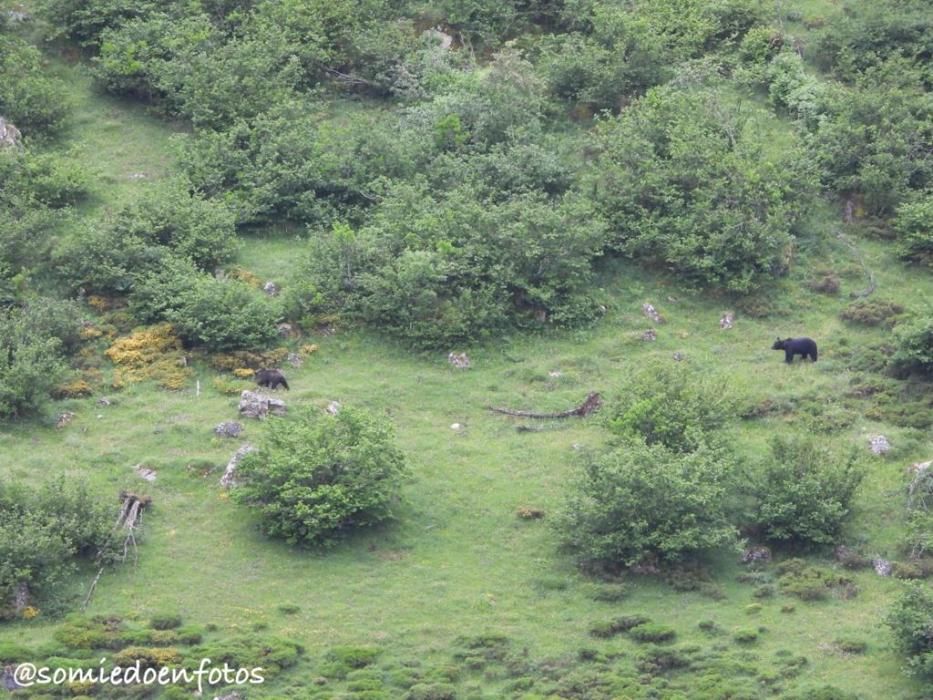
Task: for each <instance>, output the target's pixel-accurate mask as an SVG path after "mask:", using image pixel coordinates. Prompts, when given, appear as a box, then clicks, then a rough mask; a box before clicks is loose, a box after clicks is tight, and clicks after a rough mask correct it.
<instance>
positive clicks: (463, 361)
mask: <svg viewBox="0 0 933 700" xmlns="http://www.w3.org/2000/svg"><path fill="white" fill-rule="evenodd" d="M447 362H449V363H450V364H451V366H453V367H456V368H457V369H469V368H470V358H469V357H468V356H467V354H466V353H465V352H451V353H450V354H448V355H447Z"/></svg>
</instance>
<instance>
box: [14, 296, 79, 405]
mask: <svg viewBox="0 0 933 700" xmlns="http://www.w3.org/2000/svg"><path fill="white" fill-rule="evenodd" d="M0 324H2V326H3V333H0V418H9V417H14V418H15V417H19V416H24V415H29V414H35V413H37V412H38V411H40V410H41V408H42V407H43V404H44V403H45V401H46V399H47V398H48V395H49V392H50V391H51V389H52V388H53V387H54V386H55V385H56V384H57V383H58V381H59V380H60V379H61V378H62V376H63V375H64V373H65V369H66V366H65V362H64V360H63V351H64V350H65V349H67V348H69V347H73V346H74V345H75V344H76V342H77V335H78V324H79V319H78V315H77V311H76V309H75V307H74V306H73V305H72V304H69V303H67V302H59V301H55V300H50V299H34V300H32V301H31V302H30V303H29V304H28V305H26V306H24V307H12V308H7V309H0Z"/></svg>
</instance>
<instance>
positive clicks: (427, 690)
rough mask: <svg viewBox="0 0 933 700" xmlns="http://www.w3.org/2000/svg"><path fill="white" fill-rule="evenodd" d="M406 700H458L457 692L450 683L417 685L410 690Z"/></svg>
mask: <svg viewBox="0 0 933 700" xmlns="http://www.w3.org/2000/svg"><path fill="white" fill-rule="evenodd" d="M405 700H457V690H456V688H454V686H452V685H450V684H449V683H417V684H415V685H413V686H412V687H411V688H410V689H409V690H408V694H407V695H405Z"/></svg>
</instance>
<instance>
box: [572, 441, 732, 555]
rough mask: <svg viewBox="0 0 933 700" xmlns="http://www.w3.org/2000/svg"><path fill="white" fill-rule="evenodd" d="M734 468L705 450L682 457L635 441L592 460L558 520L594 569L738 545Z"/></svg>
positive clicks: (717, 453)
mask: <svg viewBox="0 0 933 700" xmlns="http://www.w3.org/2000/svg"><path fill="white" fill-rule="evenodd" d="M732 470H733V465H732V463H731V462H730V460H729V459H728V458H727V456H726V455H724V454H723V453H722V452H721V451H719V450H716V449H713V448H709V447H706V446H702V447H700V448H699V449H698V450H696V451H695V452H690V453H687V454H678V453H676V452H673V451H671V450H669V449H668V448H666V447H664V446H663V445H654V446H648V445H646V444H645V443H643V442H638V441H631V442H629V443H627V444H625V445H624V446H621V447H617V448H615V449H613V450H611V451H608V452H604V453H602V454H599V455H594V456H591V457H587V458H585V459H584V463H583V465H582V468H581V470H580V473H579V474H578V476H577V479H576V481H575V483H573V484H572V486H571V490H570V494H569V496H568V498H567V503H566V505H565V508H564V510H563V512H562V513H561V514H560V515H559V517H558V527H559V528H560V530H561V532H562V535H563V538H564V544H565V546H566V547H567V548H568V549H569V550H570V551H572V552H573V553H574V555H575V556H576V557H577V558H578V559H579V560H580V561H581V562H582V563H584V564H586V565H587V566H589V567H604V568H608V569H610V570H611V569H613V568H616V567H619V566H633V565H636V564H640V563H646V562H651V561H653V560H656V559H660V560H662V561H664V562H671V561H677V560H679V559H682V558H684V557H687V556H690V555H695V554H697V553H699V552H703V551H704V550H710V549H715V548H717V547H720V546H722V545H724V544H726V543H729V542H732V541H733V540H734V538H735V535H736V530H735V527H734V526H733V525H732V523H731V521H730V518H729V513H728V506H727V497H728V493H729V485H730V482H731V480H732V476H733V475H732Z"/></svg>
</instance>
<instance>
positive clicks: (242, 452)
mask: <svg viewBox="0 0 933 700" xmlns="http://www.w3.org/2000/svg"><path fill="white" fill-rule="evenodd" d="M255 449H256V448H255V447H253V446H252V445H251V444H249V443H248V442H247V443H244V444H243V445H240V447H239V449H238V450H237V451H236V452H234V453H233V456H232V457H231V458H230V461H229V462H227V468H226V469H224V473H223V476H221V477H220V485H221V486H223V487H224V488H225V489H228V488H230V487H231V486H233V485H234V484H236V468H237V467H238V466H239V464H240V462H241V461H243V458H244V457H245V456H246V455H247V454H249V453H250V452H252V451H253V450H255Z"/></svg>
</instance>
